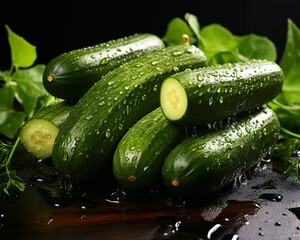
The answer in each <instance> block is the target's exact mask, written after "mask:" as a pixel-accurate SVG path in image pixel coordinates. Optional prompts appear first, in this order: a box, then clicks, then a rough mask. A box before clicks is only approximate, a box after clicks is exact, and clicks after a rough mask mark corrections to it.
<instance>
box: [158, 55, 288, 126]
mask: <svg viewBox="0 0 300 240" xmlns="http://www.w3.org/2000/svg"><path fill="white" fill-rule="evenodd" d="M171 78H175V79H177V80H178V81H179V82H180V83H181V84H182V86H183V87H184V89H185V92H186V94H187V99H188V107H187V110H186V112H185V114H184V116H183V117H182V118H181V119H178V120H175V121H174V122H176V123H177V124H183V125H199V124H200V125H201V124H204V123H213V122H216V121H220V120H222V119H225V118H227V117H230V116H234V115H236V114H238V113H240V112H243V111H246V110H249V109H251V108H254V107H258V106H261V105H263V104H265V103H267V102H269V101H270V100H272V99H273V98H275V97H276V96H277V95H278V94H279V93H280V92H281V89H282V85H283V80H284V76H283V72H282V69H281V68H280V66H279V65H277V64H276V63H274V62H271V61H266V60H251V61H248V62H240V63H234V64H232V63H229V64H224V65H218V66H209V67H205V68H199V69H194V70H192V71H184V72H180V73H176V74H175V75H173V76H171ZM161 94H165V93H163V92H162V93H161ZM166 117H167V116H166ZM169 120H172V119H169Z"/></svg>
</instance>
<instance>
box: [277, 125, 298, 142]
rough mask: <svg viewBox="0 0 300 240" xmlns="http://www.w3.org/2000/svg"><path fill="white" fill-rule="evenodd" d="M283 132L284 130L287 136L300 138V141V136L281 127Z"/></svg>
mask: <svg viewBox="0 0 300 240" xmlns="http://www.w3.org/2000/svg"><path fill="white" fill-rule="evenodd" d="M281 130H282V131H283V132H284V133H286V134H288V135H290V136H293V137H295V138H299V139H300V134H297V133H294V132H291V131H289V130H287V129H286V128H283V127H281Z"/></svg>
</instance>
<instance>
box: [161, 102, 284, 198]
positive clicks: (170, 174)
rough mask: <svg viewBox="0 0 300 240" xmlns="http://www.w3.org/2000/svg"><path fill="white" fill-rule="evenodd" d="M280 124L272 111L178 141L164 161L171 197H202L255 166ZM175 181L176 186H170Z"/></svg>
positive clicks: (273, 142)
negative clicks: (177, 184)
mask: <svg viewBox="0 0 300 240" xmlns="http://www.w3.org/2000/svg"><path fill="white" fill-rule="evenodd" d="M279 132H280V125H279V121H278V118H277V116H276V114H275V113H274V112H273V110H272V109H270V108H268V107H264V109H263V110H261V111H259V112H257V113H252V114H250V115H247V114H246V115H245V116H244V118H242V119H240V120H239V121H238V122H235V123H234V124H233V125H232V126H227V127H226V128H224V129H221V130H212V132H210V131H209V132H207V133H205V134H202V135H198V136H195V137H190V138H188V139H187V140H184V141H182V142H181V143H180V144H178V145H177V146H176V147H175V148H174V149H172V150H171V152H170V154H169V155H168V156H167V158H166V159H165V161H164V164H163V167H162V177H163V182H164V183H165V185H166V186H167V188H169V190H170V191H171V192H172V194H174V195H175V196H176V195H177V196H205V195H208V194H211V193H213V192H214V191H216V190H218V189H220V188H221V187H223V186H225V185H226V184H229V183H230V182H232V181H233V180H234V179H235V178H236V177H238V176H239V175H240V174H242V173H243V172H244V171H246V170H248V169H249V168H250V167H252V166H254V165H255V164H257V163H259V161H260V160H261V158H262V157H263V156H265V155H266V154H267V153H269V152H270V150H271V148H272V147H273V146H274V144H275V142H276V141H277V139H278V136H279ZM173 180H177V182H178V183H179V186H178V187H175V186H173V185H172V181H173Z"/></svg>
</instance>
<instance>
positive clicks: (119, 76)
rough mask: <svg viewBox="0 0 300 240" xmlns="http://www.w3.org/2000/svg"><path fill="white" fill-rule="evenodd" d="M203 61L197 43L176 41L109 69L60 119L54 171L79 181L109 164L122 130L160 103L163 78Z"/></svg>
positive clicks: (198, 64) (200, 63)
mask: <svg viewBox="0 0 300 240" xmlns="http://www.w3.org/2000/svg"><path fill="white" fill-rule="evenodd" d="M206 61H207V59H206V56H205V55H204V53H203V52H202V51H201V50H200V49H199V48H196V47H195V46H182V45H174V46H169V47H166V48H163V49H161V50H159V51H154V52H152V53H149V54H147V55H143V56H141V57H140V58H138V59H132V60H130V61H128V62H126V63H124V64H122V65H121V66H120V67H118V68H116V69H114V70H112V71H110V72H109V73H107V74H106V75H105V76H104V77H103V78H102V79H101V81H98V82H97V83H95V84H94V85H93V86H92V87H91V88H90V89H89V90H88V91H87V92H86V94H84V96H83V97H82V98H80V100H79V101H78V103H77V104H76V105H75V107H74V108H73V110H72V111H71V113H70V116H69V117H68V118H67V119H66V121H65V122H64V123H63V124H62V127H61V130H60V131H59V133H58V135H57V138H56V140H55V143H54V146H53V155H52V161H53V165H54V167H55V169H56V170H57V172H58V173H59V174H61V175H62V176H64V177H67V178H71V179H74V180H75V179H76V180H78V181H81V182H83V181H86V180H87V179H89V178H91V177H92V176H95V175H96V174H97V172H99V171H100V172H101V170H102V169H103V168H104V166H108V165H109V166H111V164H112V158H113V153H114V150H115V148H116V146H117V144H118V142H119V141H120V139H121V138H122V137H123V135H124V134H125V132H126V131H127V130H128V129H129V128H130V127H131V126H132V125H133V124H134V123H136V122H137V120H138V119H140V118H141V117H143V116H144V115H145V114H147V113H149V112H150V111H152V110H154V109H155V108H157V107H159V88H160V85H161V82H162V80H163V79H164V78H166V77H167V76H170V75H171V74H173V73H175V72H178V71H182V70H184V69H187V68H198V67H200V66H204V65H206ZM110 168H111V167H110Z"/></svg>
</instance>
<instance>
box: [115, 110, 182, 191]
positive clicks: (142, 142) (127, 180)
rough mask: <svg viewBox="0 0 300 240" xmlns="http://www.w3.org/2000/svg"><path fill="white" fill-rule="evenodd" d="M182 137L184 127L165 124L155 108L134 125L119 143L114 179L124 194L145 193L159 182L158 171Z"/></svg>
mask: <svg viewBox="0 0 300 240" xmlns="http://www.w3.org/2000/svg"><path fill="white" fill-rule="evenodd" d="M185 137H186V133H185V130H184V127H181V126H178V125H175V124H173V123H172V122H170V121H169V120H167V119H166V118H165V117H164V115H163V113H162V111H161V109H160V108H157V109H155V110H153V111H152V112H150V113H149V114H147V115H145V116H144V117H142V118H141V119H140V120H139V121H138V122H137V123H135V124H134V125H133V126H132V127H131V128H130V129H129V130H128V132H126V134H125V135H124V136H123V138H122V139H121V141H120V142H119V144H118V146H117V149H116V151H115V154H114V158H113V172H114V176H115V177H116V179H117V180H118V182H119V183H120V185H121V186H122V187H123V188H124V190H125V191H129V192H131V193H132V192H133V193H138V192H144V191H149V190H150V189H151V187H153V186H155V184H157V183H158V182H160V181H161V167H162V164H163V161H164V160H165V157H166V156H167V154H168V153H169V152H170V151H171V149H172V148H173V147H174V146H175V145H176V144H178V143H179V142H181V141H182V140H183V139H184V138H185Z"/></svg>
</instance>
